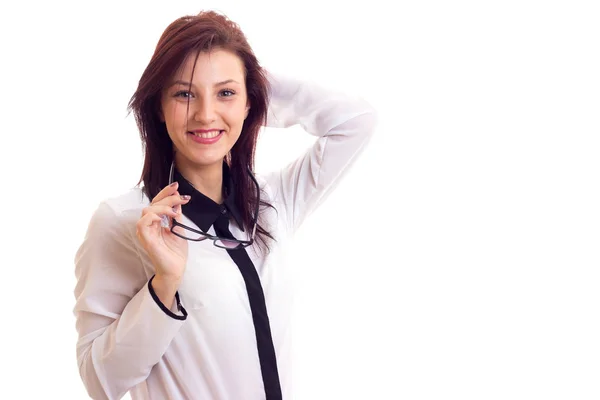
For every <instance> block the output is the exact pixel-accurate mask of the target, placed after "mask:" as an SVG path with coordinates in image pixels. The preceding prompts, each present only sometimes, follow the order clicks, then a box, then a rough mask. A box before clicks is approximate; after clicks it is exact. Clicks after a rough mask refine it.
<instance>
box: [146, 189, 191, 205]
mask: <svg viewBox="0 0 600 400" xmlns="http://www.w3.org/2000/svg"><path fill="white" fill-rule="evenodd" d="M190 199H191V197H190V196H189V195H179V193H177V192H175V193H173V194H172V195H170V196H167V197H165V198H163V199H162V200H159V201H156V202H153V203H152V205H165V206H169V207H175V206H179V205H182V204H186V203H187V202H189V201H190Z"/></svg>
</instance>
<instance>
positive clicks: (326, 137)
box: [266, 73, 377, 232]
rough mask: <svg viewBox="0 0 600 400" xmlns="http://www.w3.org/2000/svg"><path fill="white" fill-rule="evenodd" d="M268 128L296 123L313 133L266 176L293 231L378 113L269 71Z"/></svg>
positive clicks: (342, 169)
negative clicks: (300, 150) (299, 151)
mask: <svg viewBox="0 0 600 400" xmlns="http://www.w3.org/2000/svg"><path fill="white" fill-rule="evenodd" d="M268 79H269V83H270V87H271V90H270V102H269V114H268V118H267V124H266V125H267V127H274V128H287V127H290V126H293V125H296V124H299V125H300V126H301V127H302V128H303V129H304V130H305V131H306V132H308V133H309V134H311V135H314V136H316V137H317V140H316V141H315V143H314V145H313V146H312V147H311V148H310V149H309V150H308V151H307V152H306V153H305V154H303V155H302V156H301V157H299V158H298V159H296V160H295V161H293V162H292V163H290V164H289V165H287V166H286V167H285V168H283V169H282V170H280V171H277V172H275V173H273V174H271V175H270V176H269V177H267V180H268V182H269V183H270V185H272V186H273V188H274V190H275V192H276V193H275V196H276V197H277V198H278V199H279V201H280V203H282V204H283V205H284V207H285V209H286V210H285V211H286V213H285V215H286V216H287V217H286V218H287V224H288V229H290V230H291V231H292V232H294V231H295V230H296V229H297V228H298V227H299V226H300V225H301V224H302V222H303V221H304V220H305V218H306V217H307V216H308V215H310V213H312V212H313V211H314V210H315V209H316V208H317V207H318V206H319V205H320V204H321V203H322V202H323V200H324V199H325V198H326V197H327V195H328V194H329V193H330V192H331V190H332V189H334V188H335V186H336V185H337V183H339V182H340V179H341V178H342V177H343V176H344V175H345V173H346V172H347V171H348V170H349V167H350V166H351V165H352V164H353V163H354V161H355V160H356V159H357V157H358V156H359V154H360V153H361V152H362V151H363V150H364V149H365V147H366V145H367V143H368V142H369V139H370V138H371V136H372V134H373V133H374V131H375V127H376V125H377V113H376V111H375V110H374V109H373V107H371V105H370V104H369V103H367V102H366V101H365V100H364V99H361V98H358V97H352V96H349V95H346V94H343V93H338V92H334V91H330V90H326V89H325V88H323V87H321V86H318V85H316V84H314V83H309V82H301V81H297V80H294V79H291V78H289V77H285V76H282V75H279V74H277V75H276V74H272V73H270V74H269V75H268Z"/></svg>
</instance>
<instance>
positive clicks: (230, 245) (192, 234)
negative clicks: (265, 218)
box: [169, 162, 260, 250]
mask: <svg viewBox="0 0 600 400" xmlns="http://www.w3.org/2000/svg"><path fill="white" fill-rule="evenodd" d="M247 170H248V174H249V175H250V178H251V179H252V181H253V182H254V184H255V185H256V207H255V210H254V217H253V221H252V224H253V227H252V235H251V236H250V240H238V239H229V238H222V237H218V236H214V235H210V234H208V233H206V232H202V231H200V230H197V229H194V228H191V227H189V226H187V225H184V224H182V223H181V222H178V221H176V220H175V218H172V219H171V221H172V225H171V232H173V234H174V235H176V236H179V237H180V238H182V239H185V240H191V241H194V242H201V241H203V240H206V239H210V240H212V241H213V243H214V245H215V246H217V247H220V248H223V249H229V250H232V249H238V248H240V249H241V248H246V247H248V246H250V245H251V244H252V243H254V237H255V235H256V226H257V224H258V210H259V206H260V187H259V185H258V182H257V181H256V178H255V177H254V175H253V174H252V171H251V170H250V167H248V168H247ZM174 176H175V162H173V163H172V164H171V171H170V172H169V185H170V184H171V183H173V178H174ZM176 228H180V229H176Z"/></svg>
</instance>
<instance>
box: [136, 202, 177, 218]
mask: <svg viewBox="0 0 600 400" xmlns="http://www.w3.org/2000/svg"><path fill="white" fill-rule="evenodd" d="M146 214H156V215H158V216H159V217H160V216H162V215H167V216H169V217H171V218H176V217H178V216H179V213H177V211H176V210H175V209H174V208H173V207H171V206H168V205H162V204H155V205H151V206H148V207H145V208H144V209H143V210H142V216H145V215H146Z"/></svg>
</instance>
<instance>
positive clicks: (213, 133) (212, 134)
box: [194, 131, 221, 139]
mask: <svg viewBox="0 0 600 400" xmlns="http://www.w3.org/2000/svg"><path fill="white" fill-rule="evenodd" d="M219 133H221V131H211V132H206V133H196V132H194V135H195V136H197V137H200V138H203V139H210V138H214V137H216V136H218V135H219Z"/></svg>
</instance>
